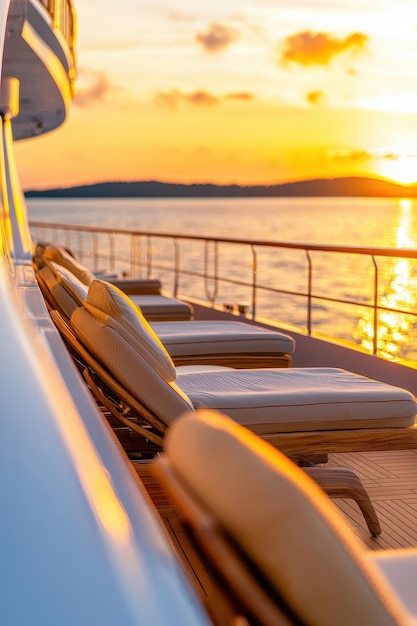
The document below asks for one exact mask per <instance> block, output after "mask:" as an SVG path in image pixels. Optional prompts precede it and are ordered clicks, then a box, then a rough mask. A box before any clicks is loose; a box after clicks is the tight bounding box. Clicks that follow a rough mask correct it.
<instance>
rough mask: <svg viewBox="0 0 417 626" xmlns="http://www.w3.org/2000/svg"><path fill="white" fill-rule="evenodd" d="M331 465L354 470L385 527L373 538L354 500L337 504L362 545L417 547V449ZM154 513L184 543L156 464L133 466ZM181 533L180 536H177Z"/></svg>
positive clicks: (344, 458)
mask: <svg viewBox="0 0 417 626" xmlns="http://www.w3.org/2000/svg"><path fill="white" fill-rule="evenodd" d="M328 465H331V466H339V467H340V466H344V467H350V468H352V469H353V470H354V471H355V472H356V473H357V474H358V476H360V478H361V480H362V482H363V484H364V486H365V487H366V489H367V491H368V493H369V495H370V497H371V499H372V502H373V504H374V507H375V510H376V512H377V514H378V517H379V521H380V523H381V527H382V533H381V535H380V536H379V537H376V538H375V537H371V536H370V535H369V532H368V529H367V527H366V524H365V521H364V518H363V516H362V514H361V512H360V511H359V508H358V506H357V504H356V503H355V502H353V501H352V500H342V499H339V500H333V502H334V503H335V505H336V506H338V507H339V509H340V510H341V511H342V513H343V515H344V516H345V518H346V521H347V524H348V525H349V526H350V527H351V528H352V530H353V531H354V532H355V534H356V535H357V536H358V537H359V538H360V539H361V540H362V541H363V542H364V544H365V545H366V546H367V547H368V548H370V549H374V550H380V549H398V548H409V547H417V524H416V520H417V450H405V451H398V450H394V451H390V452H368V453H354V454H332V455H331V456H330V457H329V462H328ZM133 466H134V468H135V470H136V472H137V474H138V476H139V477H140V479H141V481H142V483H143V484H144V486H145V488H146V490H147V492H148V494H149V496H150V498H151V501H152V503H153V506H154V508H155V509H156V511H157V512H158V514H159V515H160V516H161V518H162V519H163V521H164V522H165V525H166V526H167V528H168V529H169V532H170V534H171V535H175V537H176V541H177V542H179V544H181V541H182V540H181V536H182V535H181V533H182V531H181V530H180V527H179V523H178V520H177V519H176V514H175V511H174V509H173V507H172V504H171V502H170V500H169V498H168V497H167V495H166V494H165V493H164V491H163V489H162V488H161V486H160V485H159V483H158V481H157V479H156V478H155V477H154V475H153V471H152V462H149V461H139V462H134V463H133ZM177 533H180V534H179V535H178V536H177Z"/></svg>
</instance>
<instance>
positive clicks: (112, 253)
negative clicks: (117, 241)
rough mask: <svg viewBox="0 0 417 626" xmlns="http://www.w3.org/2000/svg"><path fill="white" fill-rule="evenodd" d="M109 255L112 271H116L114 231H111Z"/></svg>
mask: <svg viewBox="0 0 417 626" xmlns="http://www.w3.org/2000/svg"><path fill="white" fill-rule="evenodd" d="M109 257H110V271H111V272H114V270H115V267H116V262H115V252H114V232H111V233H109Z"/></svg>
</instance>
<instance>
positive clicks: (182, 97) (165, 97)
mask: <svg viewBox="0 0 417 626" xmlns="http://www.w3.org/2000/svg"><path fill="white" fill-rule="evenodd" d="M154 102H155V103H156V104H158V105H160V106H165V107H168V108H170V109H176V108H177V107H178V105H179V104H181V103H182V102H186V103H189V104H193V105H195V106H202V107H206V106H212V105H214V104H218V103H219V102H220V98H218V97H217V96H214V95H213V94H211V93H209V92H208V91H205V90H204V89H199V90H197V91H193V92H192V93H184V92H183V91H180V90H179V89H172V90H171V91H166V92H159V93H157V94H156V96H155V98H154Z"/></svg>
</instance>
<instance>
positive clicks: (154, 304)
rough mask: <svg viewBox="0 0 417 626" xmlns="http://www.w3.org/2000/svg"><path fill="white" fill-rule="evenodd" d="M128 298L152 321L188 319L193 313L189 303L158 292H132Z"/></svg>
mask: <svg viewBox="0 0 417 626" xmlns="http://www.w3.org/2000/svg"><path fill="white" fill-rule="evenodd" d="M130 298H131V299H132V301H133V302H134V304H136V306H138V307H140V309H141V311H142V313H143V315H144V316H145V317H146V318H147V319H148V320H151V321H153V322H154V321H160V320H171V321H186V320H190V319H191V317H192V314H193V311H192V309H191V307H190V305H188V304H187V303H186V302H181V300H177V298H169V297H168V296H163V295H160V294H147V295H145V294H141V295H134V294H133V295H131V296H130Z"/></svg>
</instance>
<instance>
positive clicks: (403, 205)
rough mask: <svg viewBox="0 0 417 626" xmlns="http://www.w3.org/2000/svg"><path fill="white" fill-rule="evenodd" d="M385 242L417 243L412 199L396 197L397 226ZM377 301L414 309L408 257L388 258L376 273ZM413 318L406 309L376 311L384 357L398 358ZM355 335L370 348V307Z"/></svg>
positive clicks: (412, 266)
mask: <svg viewBox="0 0 417 626" xmlns="http://www.w3.org/2000/svg"><path fill="white" fill-rule="evenodd" d="M390 235H391V236H390V238H389V240H388V241H387V242H386V244H387V245H389V246H391V247H395V248H414V247H416V244H417V224H416V220H415V207H414V203H413V201H412V200H409V199H402V200H400V201H399V210H398V218H397V226H396V228H394V229H393V231H392V232H391V233H390ZM380 283H381V284H382V288H381V287H380V290H379V293H380V294H382V295H380V297H379V305H380V306H382V307H386V308H389V309H401V310H403V311H415V309H416V304H417V273H416V263H415V262H414V261H413V260H411V259H394V260H392V261H389V264H387V267H386V269H385V272H383V273H382V275H381V276H380ZM415 324H416V318H415V317H414V316H413V315H407V314H406V313H396V312H392V311H380V312H379V314H378V340H377V352H378V355H379V356H382V357H384V358H388V359H398V358H400V357H401V356H404V353H405V354H406V353H407V346H408V345H409V343H410V341H411V339H412V331H413V328H414V326H415ZM355 338H356V339H358V340H359V341H360V343H361V345H362V347H363V348H365V349H366V350H367V351H369V352H373V347H374V346H373V341H374V329H373V311H372V309H367V310H366V311H365V312H364V314H363V315H362V317H361V319H360V320H359V322H358V325H357V328H356V332H355Z"/></svg>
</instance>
